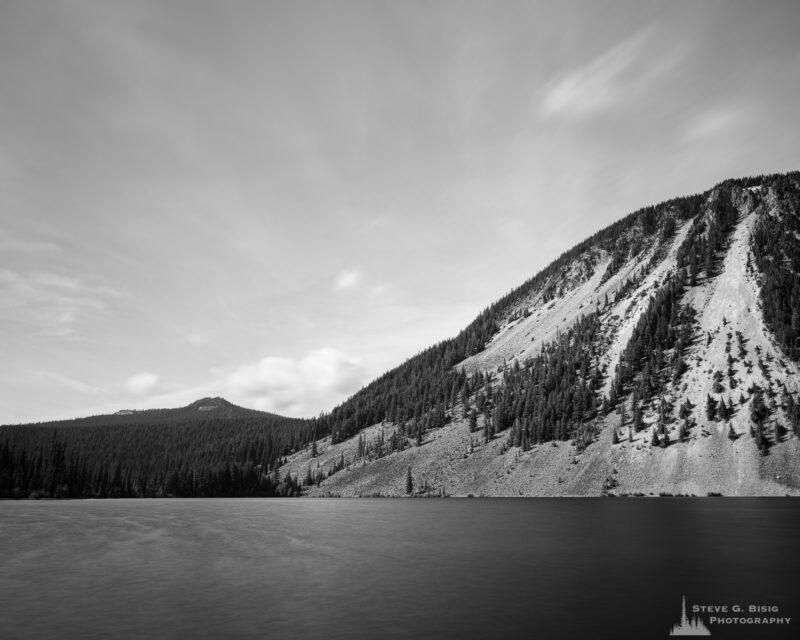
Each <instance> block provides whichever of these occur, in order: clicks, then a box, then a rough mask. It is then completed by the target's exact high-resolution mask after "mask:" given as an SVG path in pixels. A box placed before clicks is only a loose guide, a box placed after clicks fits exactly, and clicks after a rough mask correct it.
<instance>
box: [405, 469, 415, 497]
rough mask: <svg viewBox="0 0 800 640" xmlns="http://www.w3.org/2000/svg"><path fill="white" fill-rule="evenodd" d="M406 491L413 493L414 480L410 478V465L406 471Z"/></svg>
mask: <svg viewBox="0 0 800 640" xmlns="http://www.w3.org/2000/svg"><path fill="white" fill-rule="evenodd" d="M406 493H407V494H409V495H411V494H412V493H414V481H413V480H412V479H411V467H410V466H409V467H408V470H407V471H406Z"/></svg>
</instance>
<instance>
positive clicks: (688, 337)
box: [281, 173, 800, 495]
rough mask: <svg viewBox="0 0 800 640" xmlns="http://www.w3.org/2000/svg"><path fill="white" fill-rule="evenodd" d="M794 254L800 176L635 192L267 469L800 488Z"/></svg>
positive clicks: (576, 489) (343, 488) (354, 489)
mask: <svg viewBox="0 0 800 640" xmlns="http://www.w3.org/2000/svg"><path fill="white" fill-rule="evenodd" d="M799 271H800V174H798V173H792V174H788V175H782V176H767V177H765V176H759V177H756V178H747V179H742V180H729V181H726V182H724V183H722V184H720V185H717V186H716V187H714V188H713V189H711V190H709V191H708V192H706V193H704V194H702V195H699V196H691V197H687V198H678V199H675V200H672V201H669V202H666V203H663V204H661V205H657V206H655V207H647V208H645V209H642V210H640V211H638V212H635V213H634V214H631V215H630V216H628V217H626V218H625V219H623V220H622V221H620V222H618V223H616V224H615V225H612V226H611V227H609V228H608V229H605V230H603V231H601V232H600V233H598V234H596V235H595V236H593V237H592V238H590V239H588V240H587V241H585V242H583V243H581V244H580V245H578V246H577V247H575V248H574V249H572V250H570V251H569V252H567V253H565V254H564V255H562V256H561V257H560V258H559V259H558V260H557V261H556V262H555V263H553V265H551V266H550V267H548V268H547V269H545V270H544V271H543V272H542V273H540V274H538V275H537V276H535V277H534V278H532V279H531V280H529V281H528V282H527V283H525V284H524V285H523V286H522V287H520V288H518V289H516V290H514V291H512V292H511V293H509V294H508V295H507V296H505V297H504V298H503V299H502V300H500V301H498V302H497V303H495V304H494V305H492V306H491V307H489V308H487V310H485V311H484V312H483V313H482V314H481V315H480V316H479V317H478V318H477V319H476V320H475V322H473V323H472V324H471V325H470V326H469V327H467V329H465V330H464V331H463V332H462V333H461V334H459V336H457V337H456V338H454V339H453V340H449V341H445V342H443V343H441V344H439V345H436V346H435V347H432V348H431V349H428V350H426V351H424V352H422V353H421V354H419V355H418V356H416V357H415V358H412V359H411V360H409V361H407V362H406V363H404V364H403V365H401V366H400V367H399V368H398V369H396V370H394V371H391V372H389V373H387V374H385V375H384V376H383V377H382V378H380V379H378V380H377V381H375V382H374V383H372V384H371V385H369V386H367V387H366V388H365V389H363V390H362V391H361V392H359V393H358V394H356V395H355V396H354V397H353V398H351V399H349V400H348V401H347V402H346V403H344V404H343V405H341V406H340V407H337V408H336V409H334V411H333V412H332V413H331V414H329V415H326V416H323V417H322V418H321V419H319V420H318V421H317V426H316V428H317V434H318V435H319V436H321V440H320V441H319V442H317V443H316V444H315V445H314V451H312V450H311V448H310V447H309V448H307V449H306V450H304V451H301V452H298V453H295V454H294V455H292V456H291V457H290V459H289V461H288V462H287V464H286V465H285V466H284V467H283V468H282V469H281V472H282V473H284V474H289V475H291V476H292V477H297V479H298V480H300V481H303V480H304V481H305V483H306V484H307V486H308V492H309V493H310V494H311V495H326V494H333V495H365V494H366V495H369V494H374V493H380V494H384V495H385V494H391V495H403V494H405V493H406V492H407V491H406V490H407V488H408V487H407V485H408V483H409V476H410V484H411V485H412V486H413V487H414V492H417V491H420V490H422V491H423V492H428V493H431V492H432V493H446V494H470V493H472V494H475V495H598V494H601V493H606V492H613V493H645V494H649V493H662V492H666V493H691V494H702V495H705V494H706V493H709V492H714V493H725V494H783V493H798V492H799V490H800V489H799V488H800V474H798V471H797V468H798V463H799V462H800V452H799V451H798V438H797V434H798V431H799V429H798V423H799V422H800V409H798V404H797V392H798V384H799V383H798V380H799V378H798V375H797V374H798V373H799V372H800V371H798V369H799V367H798V357H800V344H799V343H798V336H800V317H799V316H800V311H798V305H800V280H799V279H798V272H799ZM313 454H316V455H313Z"/></svg>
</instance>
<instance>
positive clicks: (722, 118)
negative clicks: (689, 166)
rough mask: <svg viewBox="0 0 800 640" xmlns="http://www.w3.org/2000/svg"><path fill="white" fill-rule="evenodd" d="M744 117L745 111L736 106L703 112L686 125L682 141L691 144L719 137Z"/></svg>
mask: <svg viewBox="0 0 800 640" xmlns="http://www.w3.org/2000/svg"><path fill="white" fill-rule="evenodd" d="M744 115H745V109H743V108H740V107H736V106H721V107H717V108H715V109H710V110H708V111H705V112H704V113H702V114H700V115H699V116H697V117H695V118H693V119H691V120H690V121H689V122H688V123H687V124H686V127H685V129H684V133H683V140H684V142H687V143H692V142H697V141H698V140H701V139H704V138H710V137H714V136H718V135H721V134H723V133H725V132H726V131H728V130H729V129H730V128H731V127H733V126H735V125H736V124H737V123H738V122H739V121H740V120H741V119H742V118H743V117H744Z"/></svg>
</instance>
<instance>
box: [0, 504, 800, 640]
mask: <svg viewBox="0 0 800 640" xmlns="http://www.w3.org/2000/svg"><path fill="white" fill-rule="evenodd" d="M799 512H800V501H797V500H791V499H745V498H743V499H727V498H723V499H714V498H711V499H669V498H661V499H587V500H582V499H571V500H570V499H567V500H555V499H554V500H546V499H545V500H533V499H532V500H500V499H494V500H477V499H476V500H468V499H462V500H456V499H447V500H407V499H405V500H388V499H385V500H375V499H364V500H256V499H252V500H247V499H241V500H116V501H113V500H108V501H74V502H55V501H54V502H0V544H2V553H1V554H0V638H37V639H38V638H148V639H155V638H268V639H272V638H302V639H304V638H314V639H316V638H320V639H324V640H332V639H337V638H348V639H351V638H365V639H380V638H414V639H426V638H462V639H463V638H487V639H492V638H544V639H548V638H628V637H631V638H666V637H668V632H669V629H670V628H671V626H672V625H674V624H676V623H677V622H679V619H680V613H681V609H680V608H681V598H682V596H683V595H684V594H685V595H686V601H687V604H688V605H689V606H691V605H692V604H704V605H717V606H729V607H732V606H733V605H736V604H738V605H740V606H742V607H746V606H748V605H750V604H754V605H767V606H776V607H778V608H779V612H778V613H770V614H759V615H760V616H762V617H766V616H770V617H791V618H792V620H791V622H790V623H789V625H788V626H787V625H783V626H778V625H776V624H771V625H757V626H756V625H752V624H750V625H747V624H741V623H740V624H712V623H710V622H709V615H706V616H705V618H704V619H705V622H706V624H707V626H708V627H709V629H710V630H711V633H712V636H713V637H715V638H779V637H780V638H783V637H798V635H797V634H798V633H800V599H798V597H797V596H798V595H800V587H799V586H798V585H800V518H798V513H799ZM729 615H732V614H729ZM795 618H797V619H795Z"/></svg>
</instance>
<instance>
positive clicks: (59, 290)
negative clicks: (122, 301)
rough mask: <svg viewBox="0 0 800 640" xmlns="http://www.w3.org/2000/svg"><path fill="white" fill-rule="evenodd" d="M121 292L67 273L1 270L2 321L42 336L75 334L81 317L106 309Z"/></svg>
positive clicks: (0, 315)
mask: <svg viewBox="0 0 800 640" xmlns="http://www.w3.org/2000/svg"><path fill="white" fill-rule="evenodd" d="M121 295H122V294H121V293H120V292H119V291H117V290H115V289H113V288H111V287H108V286H106V285H104V284H102V283H99V282H90V281H87V280H85V279H83V278H80V277H77V276H74V275H71V274H67V273H56V272H53V271H35V272H31V273H20V272H17V271H14V270H11V269H0V320H2V321H6V322H15V323H20V322H21V323H24V324H26V325H28V326H29V327H31V328H33V329H34V330H35V332H36V333H38V334H40V335H52V336H59V337H66V338H70V337H75V335H76V330H75V325H76V324H77V323H78V322H79V320H81V319H82V318H84V317H86V316H88V315H92V314H97V313H100V312H103V311H105V310H106V309H107V308H108V306H109V303H110V301H111V300H112V299H115V298H118V297H120V296H121Z"/></svg>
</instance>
